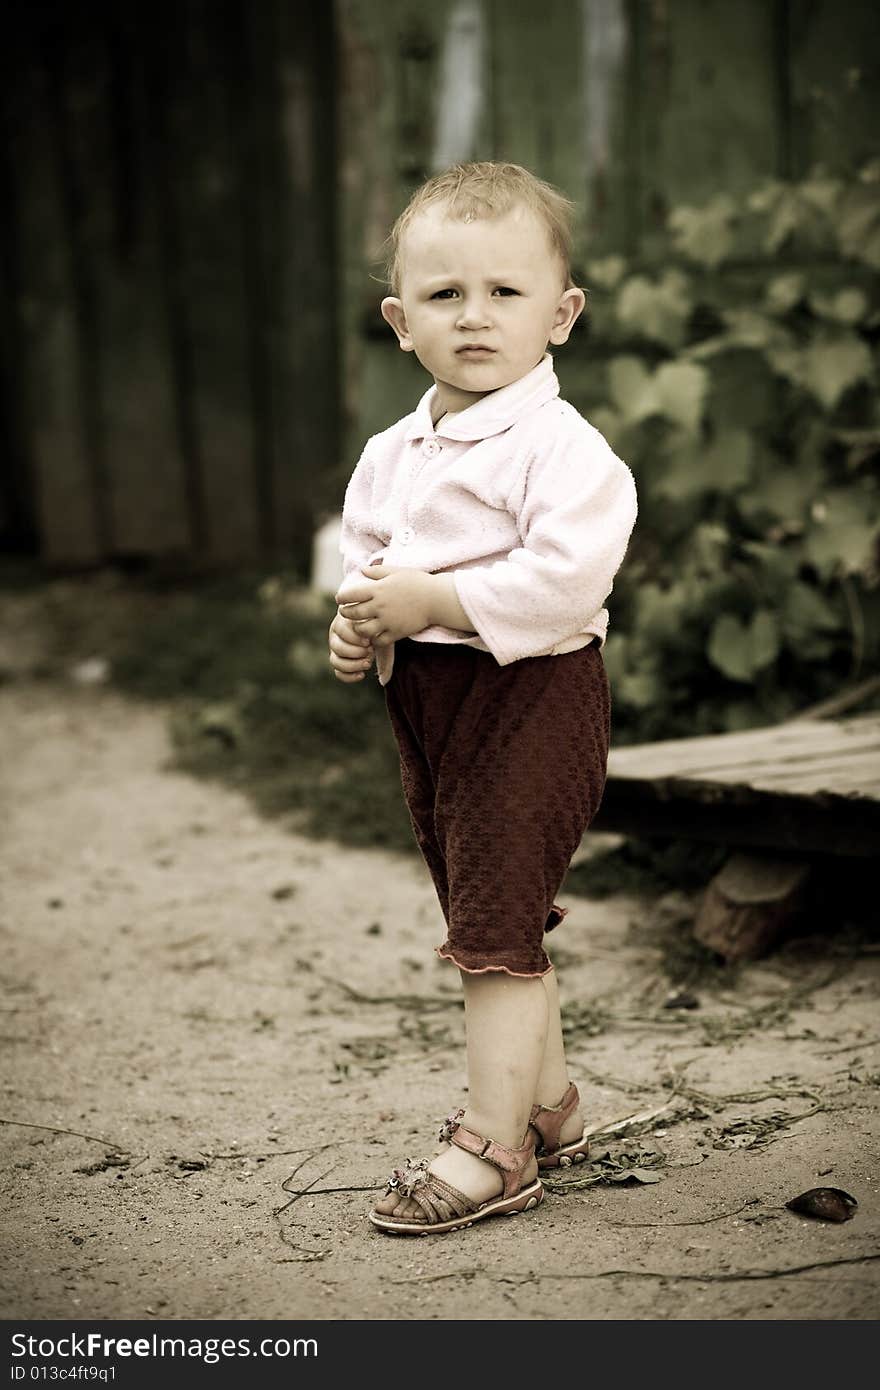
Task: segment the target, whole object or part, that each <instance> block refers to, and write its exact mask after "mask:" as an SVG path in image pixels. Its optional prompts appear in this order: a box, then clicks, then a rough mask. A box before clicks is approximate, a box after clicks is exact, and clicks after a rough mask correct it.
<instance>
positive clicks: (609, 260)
mask: <svg viewBox="0 0 880 1390" xmlns="http://www.w3.org/2000/svg"><path fill="white" fill-rule="evenodd" d="M625 270H626V261H625V260H624V258H623V256H604V257H602V258H601V259H599V260H595V261H589V262H588V263H587V281H588V283H592V284H594V285H596V286H597V287H598V288H599V289H600V290H613V289H614V288H615V286H616V285H618V284H619V283H620V281H621V279H622V278H623V274H624V271H625Z"/></svg>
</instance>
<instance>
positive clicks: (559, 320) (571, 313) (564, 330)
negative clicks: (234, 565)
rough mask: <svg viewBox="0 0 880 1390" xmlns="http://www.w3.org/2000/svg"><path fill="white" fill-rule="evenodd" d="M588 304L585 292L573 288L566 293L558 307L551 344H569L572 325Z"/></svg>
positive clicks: (551, 332) (551, 331) (551, 333)
mask: <svg viewBox="0 0 880 1390" xmlns="http://www.w3.org/2000/svg"><path fill="white" fill-rule="evenodd" d="M586 302H587V297H586V295H585V294H584V292H583V290H579V289H577V288H573V289H570V290H566V291H565V293H564V294H563V295H562V296H561V298H560V300H559V303H558V304H557V306H556V315H555V317H554V320H553V327H552V328H551V330H550V341H551V343H567V342H568V335H569V333H570V332H571V328H572V324H573V323H574V321H575V319H576V318H577V316H578V314H580V313H583V309H584V305H585V304H586Z"/></svg>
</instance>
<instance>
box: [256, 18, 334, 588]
mask: <svg viewBox="0 0 880 1390" xmlns="http://www.w3.org/2000/svg"><path fill="white" fill-rule="evenodd" d="M270 8H271V7H268V6H267V7H266V12H267V14H268V11H269V9H270ZM256 9H257V10H258V9H259V7H256ZM259 37H260V39H261V42H260V44H259V46H258V48H257V52H258V54H259V53H262V54H263V62H262V63H261V64H260V63H258V64H257V67H256V72H257V74H259V72H260V71H266V72H269V71H274V72H275V74H276V82H275V84H274V86H273V85H272V84H269V83H266V84H264V86H265V91H266V96H267V98H270V100H267V105H266V110H265V124H266V128H267V138H266V148H267V150H268V151H269V152H271V154H272V158H271V160H270V161H269V163H268V168H267V171H266V186H267V189H268V191H269V195H270V202H269V206H268V209H267V229H268V231H269V236H268V237H267V239H266V250H265V255H266V262H267V264H266V274H267V281H268V283H269V284H270V285H271V286H272V287H273V290H272V306H271V309H270V314H269V320H268V331H269V334H270V341H269V361H270V371H271V373H272V402H273V409H272V428H273V451H274V454H273V478H272V496H273V505H274V508H275V512H276V517H277V522H276V536H275V546H276V555H277V556H278V557H288V561H289V560H290V559H291V558H293V559H295V560H296V563H297V567H298V569H299V571H300V573H301V574H302V575H303V576H304V577H305V576H306V575H307V574H308V570H309V565H310V561H311V546H312V535H313V531H314V524H315V515H316V510H317V509H318V508H319V506H321V505H322V503H323V502H324V500H325V498H326V497H327V487H326V481H325V480H328V479H329V477H330V475H331V473H332V471H333V470H334V469H335V467H336V466H337V464H338V461H339V451H340V436H341V429H340V427H339V391H338V386H337V381H338V376H339V354H338V331H339V330H338V319H337V296H338V274H337V265H338V245H337V234H336V150H337V131H336V120H335V99H334V94H335V88H336V52H335V32H334V23H333V7H332V5H310V6H305V7H294V6H291V5H289V4H288V3H286V0H275V6H274V23H273V24H272V25H271V26H270V25H268V24H266V25H265V26H264V27H261V29H260V30H259ZM270 131H274V137H273V138H272V139H270V138H269V132H270Z"/></svg>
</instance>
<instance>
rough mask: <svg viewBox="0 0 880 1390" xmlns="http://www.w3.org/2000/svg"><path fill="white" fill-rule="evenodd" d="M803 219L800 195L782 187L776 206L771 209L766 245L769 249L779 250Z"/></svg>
mask: <svg viewBox="0 0 880 1390" xmlns="http://www.w3.org/2000/svg"><path fill="white" fill-rule="evenodd" d="M802 221H803V208H802V205H801V200H800V198H799V197H798V195H797V194H796V193H794V192H792V191H791V190H790V189H787V188H785V189H781V190H780V193H779V196H778V198H777V199H776V204H775V206H774V207H773V208H772V209H771V210H770V226H769V228H768V231H767V237H766V241H765V243H764V244H765V246H766V248H767V250H768V251H774V252H775V251H778V250H779V248H780V247H781V246H782V245H783V244H784V242H786V241H787V240H788V238H789V237H790V236H791V235H792V233H793V232H795V231H797V229H798V228H799V227H800V225H801V223H802Z"/></svg>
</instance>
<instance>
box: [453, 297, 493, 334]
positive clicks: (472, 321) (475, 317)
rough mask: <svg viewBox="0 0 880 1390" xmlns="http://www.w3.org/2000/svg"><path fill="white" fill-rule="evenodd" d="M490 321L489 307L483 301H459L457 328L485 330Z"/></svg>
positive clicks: (474, 299)
mask: <svg viewBox="0 0 880 1390" xmlns="http://www.w3.org/2000/svg"><path fill="white" fill-rule="evenodd" d="M490 321H491V316H490V313H489V305H488V303H487V302H486V300H485V299H481V298H470V299H463V300H462V301H461V309H460V310H459V314H458V327H459V328H487V327H488V325H489V323H490Z"/></svg>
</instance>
